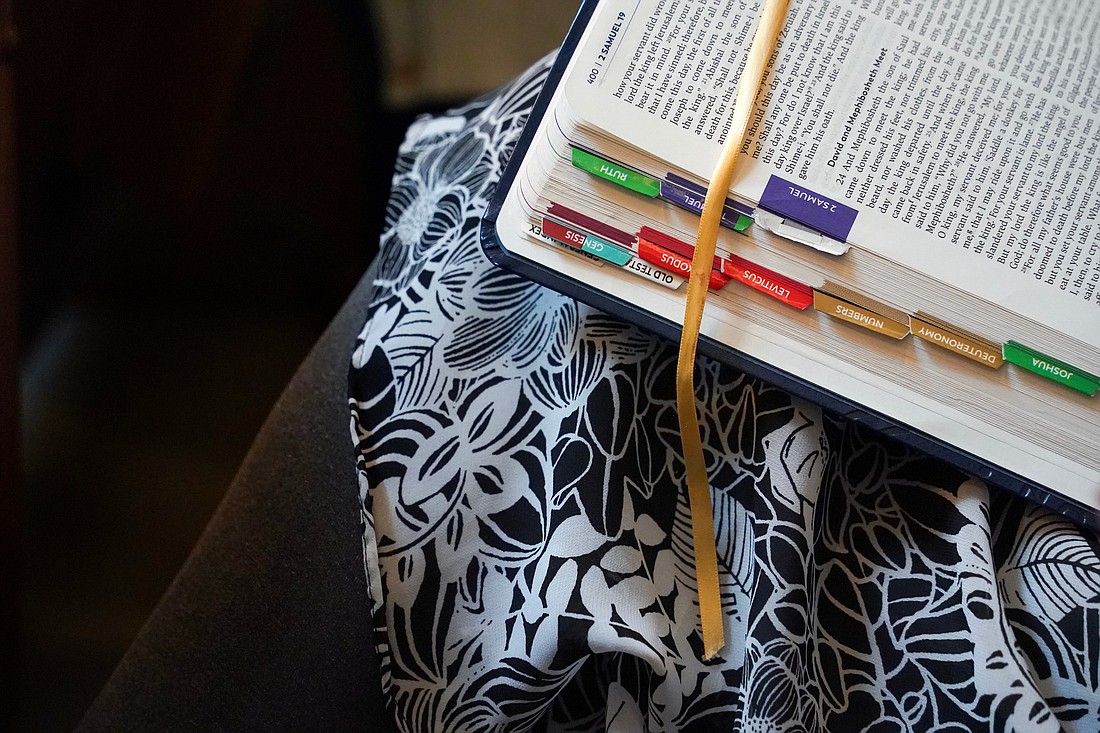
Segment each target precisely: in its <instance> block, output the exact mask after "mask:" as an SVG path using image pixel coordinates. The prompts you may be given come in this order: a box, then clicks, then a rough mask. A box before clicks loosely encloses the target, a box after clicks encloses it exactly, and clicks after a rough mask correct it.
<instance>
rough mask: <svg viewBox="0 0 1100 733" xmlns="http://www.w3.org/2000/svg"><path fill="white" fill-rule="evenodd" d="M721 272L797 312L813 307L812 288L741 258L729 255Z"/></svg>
mask: <svg viewBox="0 0 1100 733" xmlns="http://www.w3.org/2000/svg"><path fill="white" fill-rule="evenodd" d="M722 272H723V273H724V274H726V275H728V276H729V277H732V278H733V279H735V280H740V281H741V282H743V283H745V284H746V285H748V286H749V287H750V288H755V289H756V290H759V291H760V292H761V293H764V294H765V295H770V296H772V297H773V298H775V299H776V300H779V301H782V302H784V303H786V304H787V305H789V306H793V307H795V308H798V309H799V310H805V309H806V308H809V307H810V306H811V305H813V302H814V291H813V289H812V288H810V287H809V286H807V285H803V284H802V283H800V282H798V281H796V280H792V279H790V278H789V277H785V276H783V275H780V274H779V273H778V272H772V271H771V270H769V269H767V268H766V267H761V266H760V265H756V264H753V263H752V262H749V261H748V260H746V259H744V258H743V257H738V256H737V255H729V259H726V260H723V261H722Z"/></svg>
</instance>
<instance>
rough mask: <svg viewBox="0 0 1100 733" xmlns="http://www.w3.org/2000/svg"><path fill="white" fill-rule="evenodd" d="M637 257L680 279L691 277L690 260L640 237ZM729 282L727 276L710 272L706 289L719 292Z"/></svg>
mask: <svg viewBox="0 0 1100 733" xmlns="http://www.w3.org/2000/svg"><path fill="white" fill-rule="evenodd" d="M638 256H639V257H641V258H642V259H643V260H645V261H646V262H648V263H650V264H651V265H656V266H657V267H660V268H661V269H662V270H668V271H670V272H675V273H676V274H677V275H680V276H681V277H690V276H691V260H690V259H689V258H687V257H684V256H683V255H679V254H676V253H674V252H669V251H668V250H667V249H665V248H664V247H658V246H657V245H656V244H654V243H653V242H651V241H649V240H647V239H643V238H642V237H640V236H639V237H638ZM729 281H730V278H729V276H727V275H724V274H722V273H721V272H716V271H714V270H711V271H710V278H709V280H708V283H707V287H709V288H710V289H711V290H719V289H721V288H722V286H723V285H725V284H726V283H728V282H729Z"/></svg>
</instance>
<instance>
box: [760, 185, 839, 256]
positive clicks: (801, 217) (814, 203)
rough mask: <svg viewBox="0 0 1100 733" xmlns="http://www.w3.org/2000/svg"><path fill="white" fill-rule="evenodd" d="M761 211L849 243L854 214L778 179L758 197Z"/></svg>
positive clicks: (806, 190) (808, 191)
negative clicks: (765, 210)
mask: <svg viewBox="0 0 1100 733" xmlns="http://www.w3.org/2000/svg"><path fill="white" fill-rule="evenodd" d="M760 208H762V209H767V210H768V211H770V212H772V213H773V214H779V215H780V216H782V217H784V218H787V219H794V220H795V221H797V222H798V223H799V224H804V225H805V226H808V227H810V228H811V229H813V230H814V231H818V232H821V233H822V234H824V235H825V236H828V237H832V238H833V239H836V240H839V241H841V242H846V241H848V234H849V232H851V231H852V225H853V224H855V222H856V213H857V212H856V210H855V209H853V208H851V207H850V206H845V205H844V204H842V203H840V202H839V201H834V200H833V199H831V198H829V197H828V196H822V195H821V194H819V193H814V192H813V191H811V190H809V189H808V188H806V187H805V186H802V185H800V184H798V183H792V182H790V181H786V180H784V179H782V178H780V177H779V176H772V177H771V180H769V181H768V185H767V186H766V187H765V188H764V193H763V195H761V196H760Z"/></svg>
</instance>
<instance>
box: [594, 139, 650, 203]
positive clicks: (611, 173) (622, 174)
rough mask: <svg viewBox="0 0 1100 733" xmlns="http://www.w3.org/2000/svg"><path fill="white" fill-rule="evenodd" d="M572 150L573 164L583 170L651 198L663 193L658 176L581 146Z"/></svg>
mask: <svg viewBox="0 0 1100 733" xmlns="http://www.w3.org/2000/svg"><path fill="white" fill-rule="evenodd" d="M572 150H573V156H572V157H573V165H574V166H575V167H577V168H580V169H581V170H582V171H588V172H589V173H591V174H592V175H595V176H599V177H600V178H603V179H606V180H608V181H611V182H612V183H617V184H619V185H620V186H624V187H626V188H629V189H630V190H631V191H637V192H638V193H640V194H644V195H646V196H649V197H650V198H653V197H656V196H657V194H659V193H661V182H660V181H659V180H657V179H656V178H650V177H649V176H647V175H644V174H642V173H638V172H637V171H632V170H630V169H629V168H623V167H622V166H621V165H619V164H617V163H612V162H611V161H610V160H604V159H603V158H600V157H597V156H595V155H592V153H589V152H588V151H586V150H581V149H580V148H573V149H572Z"/></svg>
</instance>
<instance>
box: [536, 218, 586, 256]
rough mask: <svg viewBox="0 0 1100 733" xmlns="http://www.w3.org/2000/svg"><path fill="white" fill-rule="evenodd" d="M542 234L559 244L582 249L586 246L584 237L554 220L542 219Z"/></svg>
mask: <svg viewBox="0 0 1100 733" xmlns="http://www.w3.org/2000/svg"><path fill="white" fill-rule="evenodd" d="M542 233H543V234H545V235H546V236H548V237H551V238H552V239H556V240H558V241H559V242H564V243H565V244H568V245H570V246H573V247H576V248H577V249H581V248H582V247H583V246H584V239H585V237H584V235H583V234H581V233H580V232H578V231H574V230H572V229H570V228H569V227H566V226H562V225H561V224H559V223H557V222H556V221H554V220H553V219H547V218H546V217H543V219H542Z"/></svg>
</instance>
